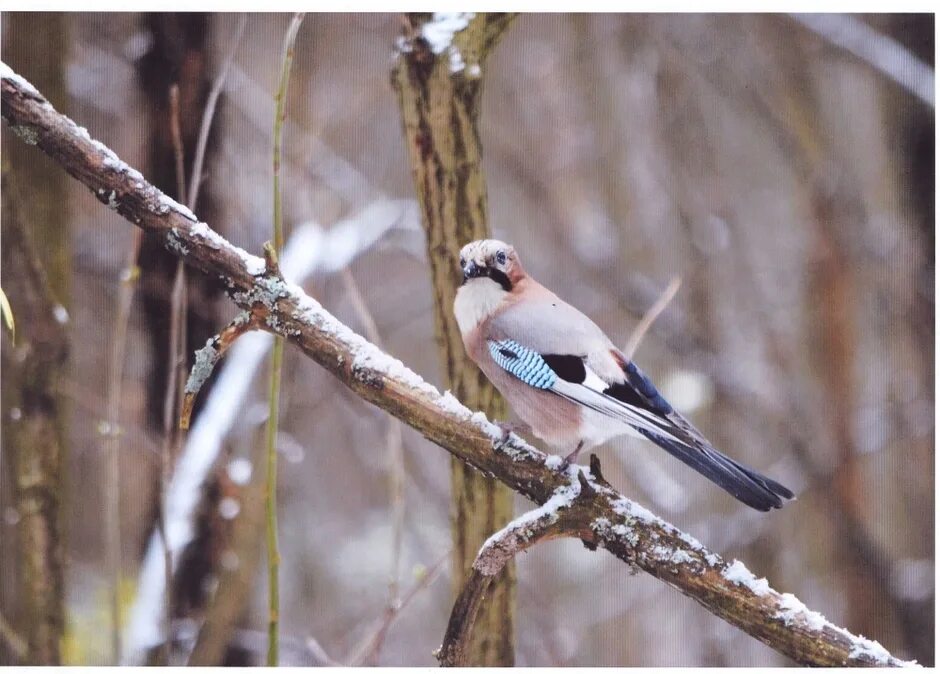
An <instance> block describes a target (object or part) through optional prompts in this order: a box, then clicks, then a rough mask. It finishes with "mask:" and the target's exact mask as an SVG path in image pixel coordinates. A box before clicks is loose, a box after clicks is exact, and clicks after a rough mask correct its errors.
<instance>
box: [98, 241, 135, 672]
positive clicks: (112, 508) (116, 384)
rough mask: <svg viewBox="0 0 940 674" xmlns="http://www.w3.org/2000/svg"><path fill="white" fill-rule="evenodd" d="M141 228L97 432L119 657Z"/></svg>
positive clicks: (128, 268) (124, 279) (126, 272)
mask: <svg viewBox="0 0 940 674" xmlns="http://www.w3.org/2000/svg"><path fill="white" fill-rule="evenodd" d="M143 234H144V233H143V231H142V230H139V231H137V232H135V233H134V239H133V241H132V242H131V248H130V250H129V251H128V254H127V261H126V262H125V265H124V268H123V270H122V271H121V274H120V277H119V286H118V296H117V301H116V307H115V315H114V329H113V332H112V335H111V354H110V358H109V363H108V394H107V396H108V397H107V404H106V409H105V423H104V426H103V428H101V432H102V433H103V434H104V436H105V447H106V449H105V455H106V461H107V468H106V479H105V532H106V534H105V548H106V552H105V555H106V557H107V559H108V575H109V576H110V578H111V588H110V589H111V593H110V594H111V659H112V660H113V662H114V664H119V663H120V661H121V595H120V585H121V515H120V513H121V463H120V437H121V434H122V433H121V429H120V415H121V400H122V399H123V392H122V390H121V388H122V384H123V381H124V354H125V351H126V349H127V328H128V323H129V322H130V315H131V307H132V305H133V302H134V290H135V288H136V287H137V280H138V278H139V277H140V268H139V267H138V266H137V258H138V256H139V255H140V246H141V243H142V241H143Z"/></svg>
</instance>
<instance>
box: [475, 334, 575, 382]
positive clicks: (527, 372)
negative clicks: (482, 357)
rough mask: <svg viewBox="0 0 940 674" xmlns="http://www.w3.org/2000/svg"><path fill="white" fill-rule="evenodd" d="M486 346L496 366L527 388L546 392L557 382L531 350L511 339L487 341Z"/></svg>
mask: <svg viewBox="0 0 940 674" xmlns="http://www.w3.org/2000/svg"><path fill="white" fill-rule="evenodd" d="M486 345H487V346H488V347H489V349H490V355H491V356H492V357H493V360H494V361H496V364H497V365H499V366H500V367H501V368H503V369H504V370H506V372H508V373H509V374H511V375H512V376H514V377H515V378H516V379H519V380H521V381H523V382H525V383H526V384H528V385H529V386H532V387H533V388H538V389H543V390H547V389H550V388H552V387H553V386H554V385H555V382H556V381H558V375H557V374H555V372H554V370H552V368H550V367H549V366H548V363H546V362H545V359H544V358H542V356H541V355H539V354H538V353H537V352H535V351H533V350H532V349H527V348H526V347H524V346H522V345H521V344H519V343H518V342H516V341H513V340H511V339H504V340H501V341H499V342H494V341H488V342H487V343H486Z"/></svg>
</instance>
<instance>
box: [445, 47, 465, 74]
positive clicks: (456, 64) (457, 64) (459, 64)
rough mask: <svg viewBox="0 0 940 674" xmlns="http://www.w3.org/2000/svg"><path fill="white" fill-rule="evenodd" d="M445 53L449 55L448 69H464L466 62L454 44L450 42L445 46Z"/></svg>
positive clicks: (454, 70) (458, 70)
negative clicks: (448, 45) (449, 44)
mask: <svg viewBox="0 0 940 674" xmlns="http://www.w3.org/2000/svg"><path fill="white" fill-rule="evenodd" d="M447 55H448V56H449V57H450V71H451V72H452V73H459V72H460V71H461V70H463V69H464V66H465V65H466V64H465V63H464V62H463V55H462V54H461V53H460V50H459V49H457V46H456V45H453V44H452V45H451V46H450V47H448V48H447Z"/></svg>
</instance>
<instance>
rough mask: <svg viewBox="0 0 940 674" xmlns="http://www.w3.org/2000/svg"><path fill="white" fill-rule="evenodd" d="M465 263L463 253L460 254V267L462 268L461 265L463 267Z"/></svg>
mask: <svg viewBox="0 0 940 674" xmlns="http://www.w3.org/2000/svg"><path fill="white" fill-rule="evenodd" d="M466 264H467V261H466V260H465V259H464V257H463V255H461V256H460V268H461V269H463V267H464V266H465V265H466Z"/></svg>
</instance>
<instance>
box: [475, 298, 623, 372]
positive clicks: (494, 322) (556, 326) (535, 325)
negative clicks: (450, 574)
mask: <svg viewBox="0 0 940 674" xmlns="http://www.w3.org/2000/svg"><path fill="white" fill-rule="evenodd" d="M488 333H489V334H488V337H489V338H491V339H497V340H498V339H512V340H515V341H516V342H518V343H520V344H522V345H524V346H526V347H528V348H530V349H533V350H534V351H536V352H538V353H546V354H551V353H555V354H578V355H581V356H589V355H592V354H602V355H604V356H606V357H607V358H608V359H610V356H609V351H610V349H613V348H614V345H613V343H611V341H610V340H609V339H608V338H607V335H605V334H604V332H603V330H601V329H600V328H599V327H598V326H597V324H595V323H594V321H592V320H591V319H590V318H588V317H587V316H585V315H584V314H583V313H581V312H580V311H578V310H577V309H575V308H574V307H573V306H571V305H570V304H568V303H567V302H565V301H563V300H562V299H560V298H559V297H558V296H557V295H555V294H554V293H552V292H551V291H549V290H548V289H546V288H545V287H543V286H539V285H537V284H535V283H532V285H531V286H530V289H528V290H526V292H525V295H524V298H523V299H519V300H518V301H514V302H509V303H507V304H506V305H505V306H504V307H503V308H502V309H500V310H499V311H498V312H497V313H496V315H494V316H493V318H492V319H491V320H490V322H489V330H488ZM610 360H611V365H612V366H613V367H612V368H606V369H611V371H610V372H608V371H606V369H605V368H604V367H598V368H597V369H599V370H602V372H598V373H597V374H599V375H601V376H602V377H604V376H607V377H610V376H613V378H614V380H617V381H620V380H622V379H623V375H622V374H621V373H620V372H619V371H618V370H617V368H616V366H615V364H614V363H613V360H612V359H610Z"/></svg>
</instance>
